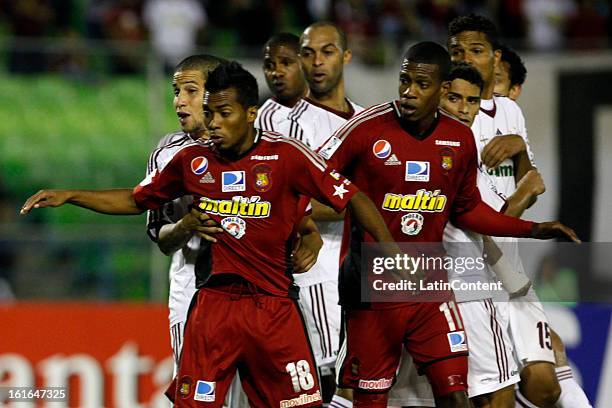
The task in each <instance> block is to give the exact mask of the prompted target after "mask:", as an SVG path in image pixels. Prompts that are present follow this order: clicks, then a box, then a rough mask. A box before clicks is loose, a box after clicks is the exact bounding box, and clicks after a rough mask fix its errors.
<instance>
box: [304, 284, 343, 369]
mask: <svg viewBox="0 0 612 408" xmlns="http://www.w3.org/2000/svg"><path fill="white" fill-rule="evenodd" d="M338 300H339V299H338V282H337V281H327V282H321V283H316V284H314V285H311V286H303V287H300V305H301V307H302V314H303V315H304V319H305V320H306V327H307V329H308V335H309V337H310V343H311V345H312V349H313V351H314V355H315V360H316V362H317V365H318V366H319V368H320V369H321V375H329V374H331V373H332V372H331V369H332V368H333V367H334V365H335V363H336V358H337V357H338V348H339V347H340V316H341V309H340V305H339V304H338Z"/></svg>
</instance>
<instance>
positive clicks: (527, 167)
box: [512, 150, 535, 183]
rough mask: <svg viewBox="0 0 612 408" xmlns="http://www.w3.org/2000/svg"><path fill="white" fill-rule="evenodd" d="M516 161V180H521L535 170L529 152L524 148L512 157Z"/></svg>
mask: <svg viewBox="0 0 612 408" xmlns="http://www.w3.org/2000/svg"><path fill="white" fill-rule="evenodd" d="M512 161H513V162H514V180H515V182H517V183H518V182H519V181H520V180H521V179H522V178H523V177H525V175H526V174H527V173H528V172H529V171H531V170H535V167H534V166H533V164H532V163H531V160H530V159H529V154H527V151H526V150H523V151H522V152H520V153H519V154H517V155H516V156H514V157H513V158H512Z"/></svg>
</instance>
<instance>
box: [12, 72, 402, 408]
mask: <svg viewBox="0 0 612 408" xmlns="http://www.w3.org/2000/svg"><path fill="white" fill-rule="evenodd" d="M206 87H207V93H206V97H205V115H206V117H207V118H208V119H209V125H208V126H209V131H210V139H209V140H210V142H209V143H204V142H202V141H201V140H196V141H194V142H193V143H191V144H190V145H187V146H185V147H184V148H183V149H181V150H179V151H177V152H176V153H175V155H174V156H173V158H172V159H171V160H170V161H169V162H168V163H167V164H166V166H164V168H163V169H160V170H159V171H157V172H155V173H153V174H152V175H151V176H150V177H147V178H146V179H145V180H143V181H142V182H141V183H140V184H139V185H138V186H136V187H135V188H134V190H133V191H132V190H130V189H116V190H104V191H91V190H42V191H40V192H38V193H37V194H35V195H34V196H32V197H30V198H29V199H28V200H27V201H26V203H25V204H24V206H23V208H22V213H23V214H27V213H28V212H29V211H30V210H31V209H32V208H41V207H47V206H52V207H54V206H59V205H62V204H64V203H66V202H67V203H71V204H74V205H77V206H81V207H85V208H88V209H91V210H94V211H98V212H102V213H107V214H139V213H141V212H142V211H143V210H144V209H152V208H157V207H159V206H161V205H163V203H164V202H167V201H169V200H172V199H173V198H175V197H178V196H182V195H185V194H191V195H193V196H194V204H193V205H194V207H195V208H196V209H197V211H198V212H200V213H201V219H202V220H203V221H207V220H209V219H212V220H214V221H215V222H216V223H217V224H218V225H219V226H220V227H221V228H223V230H224V232H223V233H220V234H218V235H216V239H217V242H216V243H213V244H212V245H211V247H210V248H211V250H210V256H209V257H208V258H207V259H208V262H206V263H204V264H203V265H200V267H201V268H206V269H208V271H209V274H210V277H209V279H208V280H207V281H206V282H204V283H203V285H201V286H200V288H199V290H198V292H197V295H196V298H195V301H194V307H193V309H192V311H191V314H190V316H189V319H188V321H187V325H186V328H185V337H184V344H183V352H182V355H181V361H180V366H179V374H178V386H177V391H176V398H175V406H177V407H221V406H222V403H223V397H224V395H225V394H226V392H227V389H228V387H229V384H230V382H231V380H232V378H233V377H234V374H235V372H236V370H240V372H241V374H242V375H241V379H242V383H243V387H244V390H245V392H246V394H247V395H248V397H249V400H250V402H251V404H252V406H255V407H262V408H263V407H266V408H268V407H273V406H281V407H283V406H298V405H299V406H304V407H311V406H321V405H322V401H321V395H320V390H319V383H318V376H317V374H316V366H315V362H314V358H313V355H312V351H311V349H310V346H309V343H308V338H307V336H306V332H305V328H304V325H303V319H302V316H301V314H300V312H299V308H298V307H297V304H296V298H297V290H296V287H295V285H294V284H293V280H292V277H291V273H292V264H291V257H290V255H291V248H292V244H293V241H294V238H295V236H294V229H295V225H296V219H297V218H298V217H300V216H301V214H300V213H299V212H297V211H296V208H297V206H298V201H299V199H300V196H301V195H305V196H309V197H314V198H316V199H317V200H320V201H322V202H324V203H325V204H326V205H330V206H332V207H333V208H335V209H336V210H337V211H341V210H343V209H345V208H348V209H350V212H351V214H352V215H353V216H354V218H355V219H356V220H357V221H358V223H359V224H360V225H362V226H363V228H364V229H365V230H366V231H368V233H369V234H371V235H372V236H373V237H375V240H376V241H380V242H392V240H393V238H392V236H391V234H390V233H389V231H388V229H387V228H386V226H385V223H384V220H383V219H382V218H381V216H380V213H378V211H377V210H376V208H375V207H374V205H373V204H372V202H371V201H370V200H369V199H368V198H367V196H366V195H365V194H363V193H361V192H359V191H358V190H357V189H356V188H355V186H354V184H352V183H351V182H350V181H348V180H347V179H345V178H344V177H343V176H341V175H340V174H338V173H337V172H334V171H330V169H327V167H326V164H325V162H324V161H323V160H322V159H321V158H320V157H318V156H317V155H316V154H314V153H312V152H311V151H310V150H309V149H308V148H307V147H306V146H305V145H304V144H302V143H300V142H299V141H296V140H293V139H288V138H284V137H281V136H280V135H278V134H274V133H269V132H262V131H259V130H256V129H255V128H254V127H253V122H254V121H255V117H256V114H257V107H256V103H257V82H256V80H255V78H254V77H253V76H252V75H251V74H250V73H248V72H247V71H245V70H244V69H243V68H242V67H241V66H240V65H239V64H238V63H235V62H233V63H229V64H227V63H225V64H221V65H220V66H219V67H217V68H216V69H215V70H214V71H213V72H212V73H210V75H209V77H208V80H207V84H206ZM209 180H213V182H212V183H209V182H208V181H209Z"/></svg>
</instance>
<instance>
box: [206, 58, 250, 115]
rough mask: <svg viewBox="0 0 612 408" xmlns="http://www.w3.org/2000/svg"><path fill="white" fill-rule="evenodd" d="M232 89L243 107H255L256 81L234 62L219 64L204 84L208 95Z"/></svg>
mask: <svg viewBox="0 0 612 408" xmlns="http://www.w3.org/2000/svg"><path fill="white" fill-rule="evenodd" d="M229 88H234V89H235V90H236V93H237V99H238V102H239V103H240V104H241V105H242V106H243V107H244V108H249V107H251V106H257V102H258V100H259V95H258V89H257V80H256V79H255V77H254V76H253V75H252V74H251V73H250V72H249V71H247V70H246V69H244V68H242V65H240V64H239V63H238V62H236V61H229V62H223V63H221V64H219V66H218V67H217V68H215V69H214V70H213V71H212V72H211V73H210V74H209V75H208V81H207V82H206V90H207V91H208V93H216V92H220V91H223V90H226V89H229Z"/></svg>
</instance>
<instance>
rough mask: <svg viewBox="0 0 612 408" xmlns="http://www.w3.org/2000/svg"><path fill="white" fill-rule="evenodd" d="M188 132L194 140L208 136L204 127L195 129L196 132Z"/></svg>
mask: <svg viewBox="0 0 612 408" xmlns="http://www.w3.org/2000/svg"><path fill="white" fill-rule="evenodd" d="M187 134H188V135H189V137H190V138H192V139H193V140H198V139H200V138H207V135H206V130H204V129H203V130H198V131H195V132H189V133H187Z"/></svg>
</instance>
